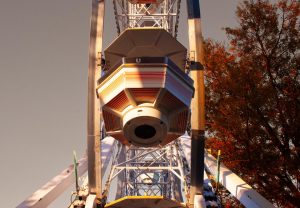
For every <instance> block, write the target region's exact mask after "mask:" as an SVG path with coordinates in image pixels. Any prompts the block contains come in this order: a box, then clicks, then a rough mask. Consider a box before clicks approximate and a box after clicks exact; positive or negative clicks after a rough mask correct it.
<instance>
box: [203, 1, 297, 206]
mask: <svg viewBox="0 0 300 208" xmlns="http://www.w3.org/2000/svg"><path fill="white" fill-rule="evenodd" d="M272 2H274V1H272ZM299 12H300V3H299V1H295V0H294V1H293V0H280V1H277V2H275V3H270V2H269V1H266V0H256V1H254V0H251V1H250V0H249V1H244V2H243V3H241V4H240V5H239V6H238V8H237V11H236V15H237V18H238V21H239V25H238V26H237V27H236V28H226V33H227V35H228V38H229V41H230V44H229V45H228V46H224V45H223V44H221V43H216V42H214V41H212V40H207V42H206V57H205V61H206V63H205V67H206V72H205V73H206V81H205V82H206V111H207V126H208V132H209V133H208V135H209V139H208V140H207V146H209V147H211V148H212V149H215V150H217V149H221V150H222V153H223V154H222V158H223V162H224V163H225V164H226V165H227V167H229V168H230V169H232V170H233V171H234V172H236V173H237V174H238V175H240V176H241V177H242V178H243V179H244V180H245V181H246V182H247V183H249V184H251V185H252V186H253V187H254V188H255V189H256V190H257V191H258V192H259V193H261V194H262V195H263V196H265V197H266V198H267V199H268V200H270V201H271V202H273V203H274V204H275V205H276V206H279V207H300V31H299V29H300V27H299V25H300V16H299V14H300V13H299Z"/></svg>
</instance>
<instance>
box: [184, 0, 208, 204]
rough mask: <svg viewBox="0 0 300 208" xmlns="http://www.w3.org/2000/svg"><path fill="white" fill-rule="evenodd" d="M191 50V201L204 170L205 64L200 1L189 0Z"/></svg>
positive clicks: (201, 187)
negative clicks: (193, 88) (192, 89)
mask: <svg viewBox="0 0 300 208" xmlns="http://www.w3.org/2000/svg"><path fill="white" fill-rule="evenodd" d="M187 10H188V32H189V50H190V59H191V64H192V67H191V77H192V79H193V80H194V87H195V95H194V98H193V100H192V104H191V113H192V115H191V127H192V138H191V140H192V141H191V142H192V144H191V190H190V194H191V195H190V201H191V202H193V201H194V196H195V195H201V194H202V191H203V190H202V189H203V170H204V130H205V109H204V104H205V99H204V74H203V67H202V64H203V62H204V50H203V37H202V31H201V18H200V17H201V16H200V4H199V0H187Z"/></svg>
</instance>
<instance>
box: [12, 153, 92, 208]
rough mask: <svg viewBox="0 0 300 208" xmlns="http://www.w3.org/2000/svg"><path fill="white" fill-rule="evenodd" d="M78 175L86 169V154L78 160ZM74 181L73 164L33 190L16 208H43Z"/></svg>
mask: <svg viewBox="0 0 300 208" xmlns="http://www.w3.org/2000/svg"><path fill="white" fill-rule="evenodd" d="M77 169H78V176H81V175H83V174H84V173H85V172H86V171H87V156H86V155H85V156H84V157H83V158H82V159H80V160H79V161H78V166H77ZM73 183H75V177H74V165H70V166H69V167H68V168H67V169H65V170H64V171H62V172H61V173H60V174H59V175H57V176H55V177H54V178H53V179H52V180H51V181H49V182H48V183H46V184H45V185H44V186H43V187H42V188H40V189H39V190H37V191H36V192H34V193H33V194H32V195H31V196H30V197H28V198H27V199H26V200H25V201H23V202H22V203H21V204H20V205H18V206H17V208H28V207H31V208H44V207H47V206H48V205H49V204H51V203H52V202H53V201H54V200H55V199H56V198H57V197H59V196H60V195H61V194H62V193H63V192H64V191H65V190H66V189H67V188H68V187H69V186H70V185H71V184H73Z"/></svg>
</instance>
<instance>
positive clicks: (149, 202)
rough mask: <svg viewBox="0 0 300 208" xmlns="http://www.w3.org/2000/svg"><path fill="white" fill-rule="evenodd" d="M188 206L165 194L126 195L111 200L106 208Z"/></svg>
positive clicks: (180, 207) (168, 207)
mask: <svg viewBox="0 0 300 208" xmlns="http://www.w3.org/2000/svg"><path fill="white" fill-rule="evenodd" d="M129 207H130V208H186V206H185V205H184V204H181V203H180V202H178V201H176V200H172V199H168V198H165V197H163V196H126V197H123V198H120V199H117V200H115V201H113V202H110V203H108V204H106V205H105V208H129Z"/></svg>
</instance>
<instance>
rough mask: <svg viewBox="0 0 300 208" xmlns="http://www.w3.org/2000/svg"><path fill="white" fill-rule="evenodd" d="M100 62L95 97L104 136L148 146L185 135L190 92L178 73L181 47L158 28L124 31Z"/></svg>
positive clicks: (182, 64) (183, 76)
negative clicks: (103, 70) (101, 69)
mask: <svg viewBox="0 0 300 208" xmlns="http://www.w3.org/2000/svg"><path fill="white" fill-rule="evenodd" d="M105 58H106V67H107V69H108V70H107V72H106V74H105V75H104V76H103V77H102V78H101V79H100V80H99V82H98V84H99V85H98V87H97V93H98V96H99V98H100V102H101V107H102V113H103V118H104V123H105V129H106V132H107V134H108V135H110V136H112V137H114V138H115V139H117V140H119V141H120V142H122V143H123V144H125V145H130V144H133V145H136V146H143V147H148V146H156V145H165V144H167V143H169V142H171V141H173V140H175V139H176V138H178V137H179V136H180V135H182V134H184V133H185V131H186V127H187V123H188V119H189V114H190V110H189V106H190V103H191V99H192V96H193V92H194V88H193V81H192V79H191V78H190V77H189V76H188V75H187V74H186V73H185V72H184V69H185V59H186V49H185V48H184V46H182V45H181V44H180V43H179V42H178V41H177V40H176V39H175V38H173V37H172V36H171V35H170V34H169V33H168V32H166V31H165V30H164V29H158V28H156V29H155V28H151V29H150V28H142V29H127V30H125V31H124V32H123V33H122V34H121V35H120V36H119V37H118V38H117V39H116V40H115V41H114V42H113V43H112V44H111V45H110V46H109V47H108V48H107V49H106V50H105Z"/></svg>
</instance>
